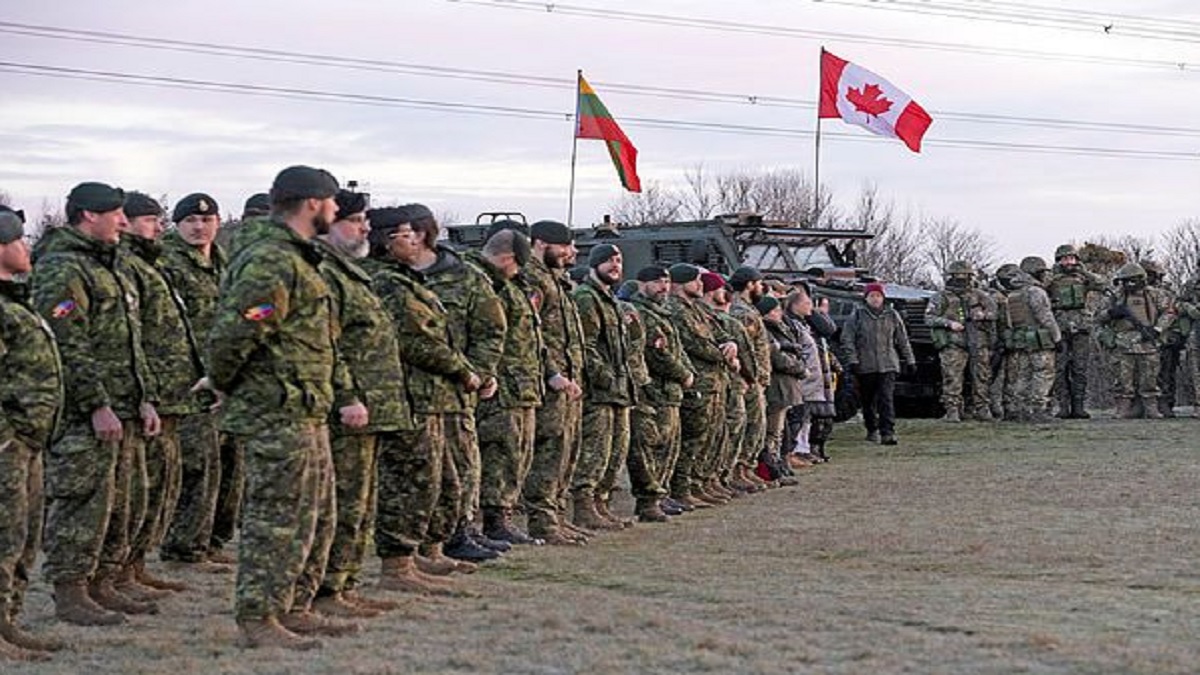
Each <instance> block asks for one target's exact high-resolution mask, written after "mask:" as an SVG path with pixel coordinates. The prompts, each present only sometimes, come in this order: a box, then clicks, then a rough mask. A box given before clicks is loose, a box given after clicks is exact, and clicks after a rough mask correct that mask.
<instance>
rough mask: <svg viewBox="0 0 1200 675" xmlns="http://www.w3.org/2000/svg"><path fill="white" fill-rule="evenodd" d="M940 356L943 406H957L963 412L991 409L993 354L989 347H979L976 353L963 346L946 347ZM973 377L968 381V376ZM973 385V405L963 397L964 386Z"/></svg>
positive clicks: (954, 408) (956, 408)
mask: <svg viewBox="0 0 1200 675" xmlns="http://www.w3.org/2000/svg"><path fill="white" fill-rule="evenodd" d="M938 360H940V361H941V363H942V406H943V407H945V408H946V410H957V411H959V412H961V413H972V412H974V413H979V412H982V411H987V412H988V413H989V414H990V413H991V408H992V406H991V403H989V401H988V392H989V389H990V382H989V380H990V379H991V372H992V365H991V354H990V350H988V349H986V348H980V349H976V350H975V353H974V355H973V356H972V355H969V354H968V352H967V350H965V349H962V348H960V347H953V346H952V347H946V348H945V349H943V350H942V351H940V352H938ZM968 377H969V378H970V381H969V382H968V381H967V379H968ZM967 384H969V385H970V387H971V400H970V401H969V403H970V405H966V403H968V402H964V401H963V396H964V392H963V388H964V386H965V385H967Z"/></svg>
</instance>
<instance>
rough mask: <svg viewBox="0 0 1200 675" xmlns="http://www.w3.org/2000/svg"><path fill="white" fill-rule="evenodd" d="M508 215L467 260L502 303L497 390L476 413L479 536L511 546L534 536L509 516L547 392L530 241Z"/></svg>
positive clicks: (516, 500)
mask: <svg viewBox="0 0 1200 675" xmlns="http://www.w3.org/2000/svg"><path fill="white" fill-rule="evenodd" d="M517 227H519V226H517V224H516V223H513V222H512V221H499V222H498V223H497V224H495V225H493V227H492V228H491V236H489V237H488V238H487V241H486V242H484V245H483V250H482V251H481V252H478V253H475V252H472V253H468V254H467V260H468V261H469V263H470V264H472V265H474V266H475V268H476V269H478V270H479V271H480V272H482V273H484V274H485V275H487V278H488V280H489V281H490V282H491V286H492V290H493V291H494V292H495V293H496V295H497V297H499V298H500V301H501V303H502V305H503V307H504V325H505V327H506V328H505V332H504V348H503V352H504V353H503V356H502V357H501V359H500V362H499V364H498V365H497V369H496V370H497V376H498V379H499V390H498V391H497V394H496V396H494V397H492V398H490V399H488V400H485V401H481V402H480V404H479V408H478V410H477V412H476V419H477V421H478V423H479V444H480V454H481V455H482V489H481V493H480V506H481V507H482V509H483V527H484V534H485V535H487V537H488V538H490V539H494V540H499V541H503V542H508V543H509V544H531V543H535V540H534V539H533V538H532V537H530V536H529V534H528V533H526V532H525V531H524V530H522V529H521V528H520V527H519V526H517V524H516V523H514V522H513V513H514V512H515V510H516V508H517V506H518V505H519V503H520V500H521V486H522V485H524V483H525V479H526V477H527V476H528V475H529V469H530V466H531V464H532V462H533V437H534V421H535V419H536V417H535V411H536V409H537V407H538V406H539V405H541V402H542V396H543V394H544V393H545V387H546V385H545V381H544V380H543V378H542V372H543V371H542V352H543V349H544V348H543V345H542V331H541V327H540V324H539V322H538V316H537V310H536V309H534V307H533V304H532V303H531V302H530V300H529V287H528V286H527V285H526V283H525V281H524V279H522V278H521V269H522V268H523V267H524V266H525V265H526V264H527V263H528V262H529V258H530V256H531V255H532V250H531V249H530V245H529V239H527V238H526V237H525V235H524V234H522V233H520V232H519V231H517V229H516V228H517Z"/></svg>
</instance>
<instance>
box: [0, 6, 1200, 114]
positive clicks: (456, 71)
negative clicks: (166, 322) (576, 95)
mask: <svg viewBox="0 0 1200 675" xmlns="http://www.w3.org/2000/svg"><path fill="white" fill-rule="evenodd" d="M0 33H9V34H15V35H26V36H31V37H39V38H48V39H57V40H68V41H76V42H86V43H96V44H109V45H117V46H124V47H134V48H142V49H153V50H160V51H168V52H178V53H194V54H204V55H213V56H221V57H227V58H236V59H248V60H256V61H265V62H274V63H292V64H298V65H314V66H322V67H332V68H341V69H348V70H356V71H367V72H383V73H396V74H404V75H413V76H419V77H430V78H445V79H462V80H471V81H481V82H488V83H493V84H501V85H513V86H529V87H543V88H551V89H560V90H562V89H566V90H573V89H574V88H575V85H576V83H575V79H574V78H567V77H548V76H537V75H526V74H521V73H510V72H504V71H496V70H479V69H468V68H453V67H448V66H437V65H430V64H422V63H411V62H402V61H394V60H387V59H363V58H354V57H347V56H339V55H334V54H319V53H311V52H297V51H284V50H276V49H264V48H258V47H245V46H240V45H230V44H221V43H216V42H198V41H188V40H177V39H170V38H161V37H148V36H141V35H132V34H128V33H114V32H107V31H95V30H79V29H73V28H65V27H61V26H46V25H36V24H25V23H16V22H10V21H0ZM594 83H595V84H596V86H598V87H601V88H602V89H603V90H604V91H605V93H609V92H612V93H619V94H627V95H635V96H648V97H657V98H666V99H676V100H690V101H701V102H712V103H728V104H741V105H752V106H761V107H780V108H796V109H802V110H814V109H816V106H817V102H816V101H815V100H812V99H805V98H797V97H787V96H775V95H762V94H753V93H735V92H722V91H711V90H705V89H696V88H682V87H660V86H652V85H643V84H629V83H620V82H608V81H604V80H596V81H594ZM930 112H931V113H932V114H933V115H934V116H936V117H937V118H939V119H946V120H954V121H958V122H967V123H972V124H988V125H1005V126H1018V127H1021V126H1024V127H1042V128H1050V129H1063V130H1077V131H1106V132H1116V133H1122V134H1135V135H1149V136H1181V137H1197V136H1200V128H1194V127H1193V128H1189V127H1179V126H1165V125H1152V124H1133V123H1123V122H1105V121H1098V120H1078V119H1062V118H1052V117H1030V116H1019V115H999V114H986V113H971V112H959V111H953V110H939V109H931V110H930Z"/></svg>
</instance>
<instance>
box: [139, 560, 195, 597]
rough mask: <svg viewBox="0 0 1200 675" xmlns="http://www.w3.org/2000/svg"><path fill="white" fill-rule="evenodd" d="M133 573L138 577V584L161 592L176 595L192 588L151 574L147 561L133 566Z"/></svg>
mask: <svg viewBox="0 0 1200 675" xmlns="http://www.w3.org/2000/svg"><path fill="white" fill-rule="evenodd" d="M133 573H134V575H136V577H137V580H138V582H140V583H141V584H142V585H143V586H149V587H150V588H156V589H158V590H161V591H173V592H176V593H180V592H183V591H186V590H189V589H190V587H189V586H188V585H187V584H185V583H183V582H182V581H171V580H170V579H163V578H161V577H156V576H154V575H153V574H150V572H149V571H147V570H146V563H145V561H142V562H139V563H136V564H135V565H134V566H133Z"/></svg>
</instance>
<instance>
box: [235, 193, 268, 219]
mask: <svg viewBox="0 0 1200 675" xmlns="http://www.w3.org/2000/svg"><path fill="white" fill-rule="evenodd" d="M269 213H271V196H270V195H268V194H267V193H265V192H259V193H257V194H253V195H250V198H249V199H247V200H246V205H245V206H243V207H242V219H243V220H245V219H246V218H253V217H255V216H265V215H268V214H269Z"/></svg>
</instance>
